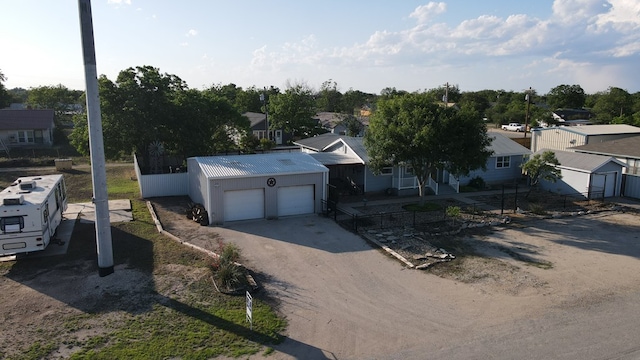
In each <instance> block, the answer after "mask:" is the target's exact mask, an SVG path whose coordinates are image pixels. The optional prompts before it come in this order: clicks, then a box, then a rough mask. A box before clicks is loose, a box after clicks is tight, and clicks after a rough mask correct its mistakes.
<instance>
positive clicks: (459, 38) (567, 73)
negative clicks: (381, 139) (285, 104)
mask: <svg viewBox="0 0 640 360" xmlns="http://www.w3.org/2000/svg"><path fill="white" fill-rule="evenodd" d="M91 7H92V14H93V27H94V39H95V46H96V62H97V70H98V74H104V75H106V76H107V77H108V78H109V79H111V80H113V81H115V80H116V78H117V75H118V73H119V72H120V71H122V70H125V69H127V68H130V67H136V66H144V65H150V66H153V67H156V68H158V69H159V70H160V71H161V72H162V73H168V74H172V75H176V76H178V77H180V78H181V79H182V80H184V81H185V82H186V83H187V84H188V86H189V87H190V88H195V89H204V88H208V87H210V86H212V85H226V84H229V83H233V84H236V85H237V86H241V87H243V88H245V89H246V88H248V87H251V86H256V87H258V88H262V87H269V86H276V87H279V88H280V89H284V88H286V87H287V85H288V84H305V85H308V86H309V87H311V88H313V89H315V90H318V89H320V87H321V85H322V83H323V82H326V81H329V80H330V81H333V82H335V83H336V84H337V86H338V90H340V91H341V92H345V91H348V90H350V89H353V90H360V91H363V92H367V93H375V94H379V93H380V91H381V90H382V89H384V88H389V87H393V88H396V89H398V90H406V91H410V92H413V91H421V90H428V89H433V88H437V87H442V86H445V84H447V83H448V84H450V85H457V86H458V87H459V89H460V90H461V91H478V90H483V89H493V90H500V89H502V90H507V91H524V90H525V89H528V88H529V87H532V88H533V89H535V90H536V91H537V92H538V93H539V94H545V93H547V92H548V91H549V90H550V89H551V88H553V87H555V86H558V85H562V84H567V85H575V84H577V85H580V86H581V87H582V88H583V89H584V90H585V92H587V93H595V92H598V91H605V90H607V88H609V87H611V86H615V87H620V88H623V89H626V90H627V91H629V92H632V93H633V92H637V91H640V0H555V1H552V0H536V1H532V0H528V1H525V0H482V1H475V0H451V1H441V2H429V1H415V0H366V1H364V0H362V1H361V0H322V1H308V0H306V1H304V0H266V1H265V0H262V1H258V0H206V1H204V0H184V1H175V0H174V1H168V0H93V1H91ZM0 9H2V11H1V12H0V71H1V72H2V73H3V74H4V76H5V77H6V81H5V83H4V84H5V87H6V88H8V89H11V88H15V87H22V88H25V89H28V88H31V87H38V86H45V85H47V86H49V85H58V84H62V85H64V86H66V87H68V88H70V89H75V90H84V89H85V79H84V65H83V59H82V48H81V46H82V45H81V40H80V24H79V15H78V2H77V1H71V0H56V1H52V0H0Z"/></svg>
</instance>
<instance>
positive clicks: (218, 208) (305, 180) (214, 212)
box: [207, 173, 325, 224]
mask: <svg viewBox="0 0 640 360" xmlns="http://www.w3.org/2000/svg"><path fill="white" fill-rule="evenodd" d="M269 178H274V179H276V184H275V186H268V185H267V179H269ZM324 181H325V177H324V173H315V174H296V175H274V176H261V177H251V178H239V179H209V182H208V186H209V188H210V189H211V193H210V197H209V202H210V204H211V206H210V208H208V209H207V211H209V220H210V223H211V224H221V223H222V222H223V219H224V192H225V191H229V190H244V189H264V197H265V217H266V218H267V219H273V218H277V217H278V188H279V187H283V186H293V185H314V212H315V213H318V212H320V211H321V210H322V196H323V193H324V186H325V184H324Z"/></svg>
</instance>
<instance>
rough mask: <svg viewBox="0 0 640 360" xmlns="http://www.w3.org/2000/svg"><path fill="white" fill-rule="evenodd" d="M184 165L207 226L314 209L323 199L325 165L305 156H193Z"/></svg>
mask: <svg viewBox="0 0 640 360" xmlns="http://www.w3.org/2000/svg"><path fill="white" fill-rule="evenodd" d="M187 168H188V172H189V196H190V197H191V200H193V201H195V202H197V203H201V204H203V205H204V207H205V209H206V210H207V213H208V216H209V223H210V224H215V225H220V224H223V223H224V222H227V221H237V220H249V219H264V218H266V219H276V218H279V217H281V216H290V215H301V214H313V213H319V212H320V211H321V210H322V200H323V199H326V189H327V183H328V178H329V169H327V168H326V167H325V166H324V165H322V164H321V163H319V162H318V161H317V160H315V159H314V158H313V157H311V156H310V155H309V154H304V153H271V154H258V155H231V156H208V157H194V158H189V159H187Z"/></svg>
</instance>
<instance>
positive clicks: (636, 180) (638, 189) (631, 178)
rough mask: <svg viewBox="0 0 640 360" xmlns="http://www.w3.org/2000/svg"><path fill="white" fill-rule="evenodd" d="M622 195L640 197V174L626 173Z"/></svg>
mask: <svg viewBox="0 0 640 360" xmlns="http://www.w3.org/2000/svg"><path fill="white" fill-rule="evenodd" d="M622 195H623V196H625V197H631V198H635V199H640V176H637V175H628V174H625V175H624V190H623V193H622Z"/></svg>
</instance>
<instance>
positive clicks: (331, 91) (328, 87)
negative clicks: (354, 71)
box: [316, 79, 353, 112]
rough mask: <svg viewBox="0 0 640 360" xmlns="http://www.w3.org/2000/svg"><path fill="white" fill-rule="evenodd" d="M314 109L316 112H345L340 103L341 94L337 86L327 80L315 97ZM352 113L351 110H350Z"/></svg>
mask: <svg viewBox="0 0 640 360" xmlns="http://www.w3.org/2000/svg"><path fill="white" fill-rule="evenodd" d="M316 107H317V109H318V111H326V112H345V111H346V109H345V107H344V105H343V103H342V93H341V92H340V91H339V90H338V84H337V83H336V82H335V81H333V80H331V79H329V80H327V81H325V82H323V83H322V85H321V86H320V91H319V92H318V94H317V95H316ZM351 112H353V110H351Z"/></svg>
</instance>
